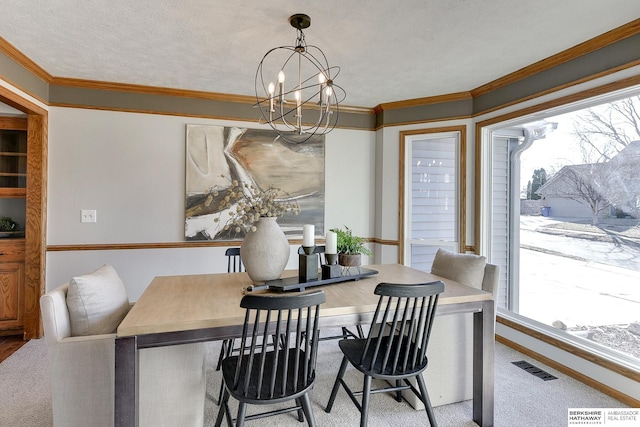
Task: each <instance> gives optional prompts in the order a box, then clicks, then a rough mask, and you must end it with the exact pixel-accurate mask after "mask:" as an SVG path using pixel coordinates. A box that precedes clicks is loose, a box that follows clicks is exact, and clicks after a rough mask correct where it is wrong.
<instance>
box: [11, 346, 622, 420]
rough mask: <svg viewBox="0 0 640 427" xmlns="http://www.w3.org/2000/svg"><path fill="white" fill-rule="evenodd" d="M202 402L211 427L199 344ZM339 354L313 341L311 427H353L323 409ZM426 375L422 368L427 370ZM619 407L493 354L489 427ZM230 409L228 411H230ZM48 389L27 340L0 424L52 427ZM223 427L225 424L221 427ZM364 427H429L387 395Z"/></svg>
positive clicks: (211, 351) (448, 414)
mask: <svg viewBox="0 0 640 427" xmlns="http://www.w3.org/2000/svg"><path fill="white" fill-rule="evenodd" d="M205 346H206V359H207V398H206V401H205V426H213V425H214V422H215V418H216V416H217V414H218V406H217V399H218V392H219V388H220V373H219V372H217V371H215V364H216V362H217V357H218V352H219V348H220V345H219V343H206V345H205ZM341 358H342V355H341V353H340V350H339V349H338V346H337V341H335V340H334V341H323V342H321V343H320V352H319V355H318V368H317V373H318V377H317V381H316V386H315V388H314V390H313V392H312V395H311V400H312V403H313V410H314V415H315V418H316V422H317V425H318V426H322V427H324V426H356V425H358V424H359V413H358V411H357V410H356V408H355V406H353V404H352V403H351V401H350V400H349V398H348V397H347V395H346V393H345V392H344V390H340V391H339V393H338V398H337V399H336V404H335V405H334V408H333V410H332V411H331V414H327V413H326V412H325V411H324V407H325V405H326V403H327V400H328V398H329V393H330V391H331V387H332V385H333V381H334V380H335V375H336V373H337V370H338V367H339V365H340V361H341ZM519 360H528V361H529V362H531V363H532V364H534V365H536V366H537V367H539V368H541V369H543V370H545V371H547V372H549V373H550V374H552V375H554V376H556V377H558V379H556V380H551V381H543V380H541V379H540V378H538V377H536V376H534V375H531V374H529V373H528V372H526V371H524V370H522V369H520V368H519V367H517V366H515V365H513V364H512V363H511V362H514V361H519ZM347 372H348V374H347V377H346V378H347V381H348V382H350V383H352V384H359V383H361V377H360V376H359V375H358V374H357V371H355V370H354V369H352V368H351V369H349V370H348V371H347ZM427 372H428V368H427ZM613 407H626V406H625V405H624V404H622V403H621V402H619V401H617V400H615V399H613V398H611V397H609V396H606V395H604V394H602V393H600V392H597V391H596V390H594V389H592V388H590V387H587V386H585V385H584V384H582V383H580V382H578V381H576V380H574V379H572V378H569V377H566V376H565V375H563V374H561V373H559V372H557V371H555V370H554V369H552V368H550V367H547V366H545V365H543V364H541V363H539V362H537V361H535V360H532V359H530V358H527V357H526V356H524V355H522V354H521V353H518V352H516V351H514V350H512V349H510V348H508V347H506V346H504V345H502V344H499V343H497V344H496V353H495V425H496V426H498V427H513V426H518V427H538V426H544V427H556V426H557V427H566V426H567V408H613ZM233 408H234V407H233V406H232V410H233ZM51 411H52V410H51V386H50V382H49V366H48V361H47V350H46V345H45V343H44V340H42V339H40V340H32V341H30V342H28V343H27V344H26V345H24V346H23V347H22V348H21V349H19V350H18V351H17V352H16V353H14V354H13V355H12V356H11V357H9V358H8V359H7V360H5V361H4V362H2V363H0V427H50V426H51V425H52V412H51ZM435 416H436V419H437V420H438V424H439V425H440V426H441V427H467V426H469V427H470V426H475V425H476V424H475V423H474V422H473V421H471V416H472V405H471V401H465V402H460V403H456V404H451V405H444V406H439V407H436V408H435ZM247 424H248V425H260V424H262V425H269V426H271V425H274V426H275V425H277V426H300V425H304V424H300V423H299V422H298V421H297V420H296V418H294V415H293V414H284V415H280V416H277V417H273V418H268V419H266V420H262V421H253V422H251V421H250V422H248V423H247ZM223 425H225V424H223ZM369 425H370V426H419V425H420V426H422V425H428V420H427V416H426V414H425V412H424V411H416V410H414V409H413V408H412V407H411V406H410V405H409V404H408V403H406V402H402V403H398V402H396V401H395V400H394V399H393V398H392V397H391V396H390V395H386V394H377V395H374V396H373V397H372V401H371V407H370V413H369Z"/></svg>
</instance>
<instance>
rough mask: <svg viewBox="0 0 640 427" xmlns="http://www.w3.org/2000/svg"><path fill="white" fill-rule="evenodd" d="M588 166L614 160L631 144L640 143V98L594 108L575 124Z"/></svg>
mask: <svg viewBox="0 0 640 427" xmlns="http://www.w3.org/2000/svg"><path fill="white" fill-rule="evenodd" d="M573 134H574V135H575V136H576V137H578V139H579V141H580V147H581V150H582V154H583V160H584V161H585V162H587V163H601V162H606V161H609V160H611V159H612V158H613V157H615V155H616V154H617V153H619V152H620V151H622V150H623V149H624V148H625V147H626V146H628V145H629V144H630V143H631V142H632V141H637V140H640V95H636V96H631V97H629V98H625V99H621V100H619V101H614V102H611V103H608V104H604V105H600V106H597V107H592V108H588V109H586V110H584V111H583V112H582V113H580V114H578V115H577V116H576V117H575V119H574V122H573Z"/></svg>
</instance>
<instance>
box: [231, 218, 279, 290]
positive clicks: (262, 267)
mask: <svg viewBox="0 0 640 427" xmlns="http://www.w3.org/2000/svg"><path fill="white" fill-rule="evenodd" d="M276 220H277V218H275V217H261V218H260V219H259V220H258V222H257V223H256V224H255V225H256V231H250V232H248V233H247V235H246V237H245V238H244V241H243V242H242V245H241V246H240V257H241V258H242V264H244V267H245V270H246V271H247V274H248V275H249V277H250V278H251V280H253V281H254V282H265V281H267V280H275V279H279V278H280V275H281V274H282V271H283V270H284V268H285V267H286V265H287V261H289V255H290V248H289V241H288V240H287V237H286V236H285V235H284V233H283V232H282V229H281V228H280V226H279V225H278V223H277V222H276Z"/></svg>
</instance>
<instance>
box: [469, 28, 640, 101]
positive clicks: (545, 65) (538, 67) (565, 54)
mask: <svg viewBox="0 0 640 427" xmlns="http://www.w3.org/2000/svg"><path fill="white" fill-rule="evenodd" d="M638 33H640V19H636V20H635V21H631V22H629V23H628V24H625V25H623V26H621V27H618V28H614V29H613V30H611V31H608V32H606V33H604V34H601V35H599V36H597V37H594V38H592V39H589V40H587V41H585V42H583V43H580V44H578V45H576V46H573V47H570V48H569V49H566V50H563V51H562V52H560V53H557V54H555V55H553V56H550V57H548V58H545V59H543V60H541V61H538V62H536V63H533V64H531V65H528V66H526V67H524V68H521V69H519V70H517V71H514V72H513V73H511V74H507V75H506V76H503V77H500V78H499V79H496V80H494V81H492V82H489V83H486V84H484V85H482V86H479V87H477V88H475V89H473V90H471V96H472V97H474V98H477V97H478V96H481V95H485V94H487V93H489V92H493V91H495V90H496V89H500V88H503V87H505V86H508V85H510V84H513V83H515V82H517V81H520V80H523V79H525V78H527V77H530V76H533V75H535V74H538V73H540V72H542V71H545V70H548V69H551V68H553V67H557V66H558V65H560V64H563V63H565V62H569V61H571V60H573V59H576V58H579V57H580V56H583V55H586V54H588V53H591V52H595V51H597V50H598V49H602V48H604V47H606V46H608V45H610V44H613V43H615V42H618V41H620V40H623V39H626V38H628V37H631V36H634V35H636V34H638Z"/></svg>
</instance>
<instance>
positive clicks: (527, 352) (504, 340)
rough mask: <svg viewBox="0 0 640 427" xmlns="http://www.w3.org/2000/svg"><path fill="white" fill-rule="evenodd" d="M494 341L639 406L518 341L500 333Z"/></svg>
mask: <svg viewBox="0 0 640 427" xmlns="http://www.w3.org/2000/svg"><path fill="white" fill-rule="evenodd" d="M496 341H497V342H499V343H501V344H504V345H506V346H507V347H510V348H512V349H514V350H516V351H519V352H520V353H522V354H525V355H527V356H529V357H532V358H533V359H536V360H538V361H539V362H542V363H544V364H545V365H547V366H550V367H552V368H553V369H555V370H557V371H559V372H562V373H563V374H565V375H567V376H569V377H571V378H573V379H575V380H577V381H580V382H581V383H583V384H586V385H588V386H589V387H591V388H593V389H595V390H598V391H599V392H601V393H603V394H606V395H607V396H611V397H613V398H614V399H616V400H619V401H620V402H622V403H624V404H625V405H628V406H630V407H632V408H639V407H640V400H637V399H634V398H633V397H631V396H628V395H626V394H624V393H621V392H620V391H618V390H616V389H614V388H611V387H609V386H607V385H605V384H602V383H601V382H599V381H596V380H594V379H593V378H591V377H588V376H586V375H584V374H581V373H580V372H578V371H575V370H573V369H571V368H568V367H566V366H564V365H562V364H560V363H558V362H556V361H555V360H552V359H549V358H548V357H546V356H543V355H541V354H539V353H536V352H535V351H533V350H531V349H529V348H527V347H524V346H522V345H520V344H518V343H515V342H513V341H511V340H509V339H507V338H504V337H502V336H500V335H496Z"/></svg>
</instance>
